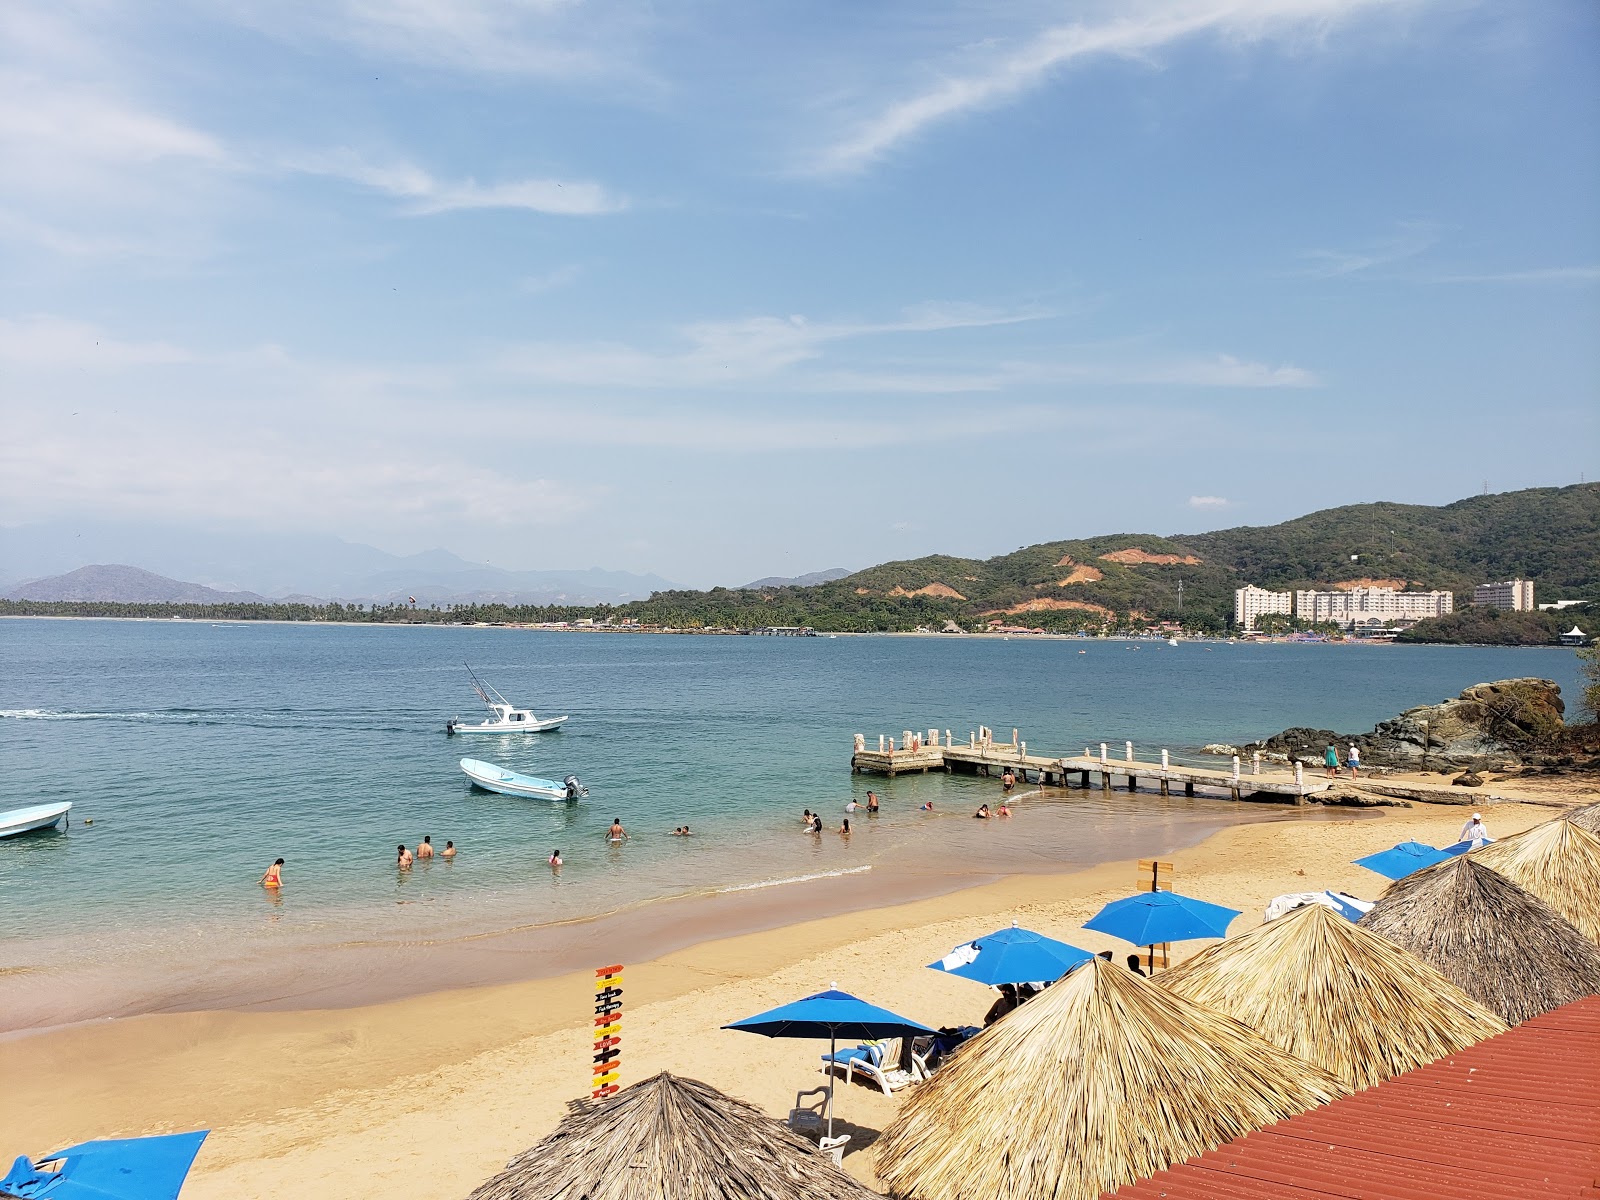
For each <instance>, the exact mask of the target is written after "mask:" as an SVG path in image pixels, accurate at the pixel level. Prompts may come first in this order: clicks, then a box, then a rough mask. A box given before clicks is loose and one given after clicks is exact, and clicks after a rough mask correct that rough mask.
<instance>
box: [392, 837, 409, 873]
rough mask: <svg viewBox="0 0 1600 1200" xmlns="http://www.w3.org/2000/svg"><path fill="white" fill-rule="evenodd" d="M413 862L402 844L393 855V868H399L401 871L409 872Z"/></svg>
mask: <svg viewBox="0 0 1600 1200" xmlns="http://www.w3.org/2000/svg"><path fill="white" fill-rule="evenodd" d="M413 861H414V860H413V859H412V857H411V851H409V850H407V849H406V848H405V845H404V844H403V843H402V844H401V846H400V849H399V851H398V852H397V853H396V854H395V860H394V863H395V866H397V867H399V868H400V869H401V870H402V871H404V870H409V869H410V867H411V864H412V862H413Z"/></svg>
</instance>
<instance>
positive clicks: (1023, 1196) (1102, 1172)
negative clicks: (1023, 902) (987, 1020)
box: [874, 958, 1349, 1200]
mask: <svg viewBox="0 0 1600 1200" xmlns="http://www.w3.org/2000/svg"><path fill="white" fill-rule="evenodd" d="M1348 1090H1349V1089H1348V1088H1346V1087H1345V1085H1344V1084H1342V1083H1340V1082H1339V1081H1338V1080H1337V1079H1335V1078H1334V1077H1333V1076H1331V1075H1329V1074H1327V1073H1326V1072H1324V1071H1322V1070H1320V1069H1319V1068H1317V1067H1314V1066H1312V1065H1311V1064H1309V1063H1306V1062H1302V1061H1300V1060H1299V1059H1297V1058H1294V1057H1293V1056H1292V1055H1289V1054H1286V1053H1284V1052H1283V1051H1282V1050H1280V1049H1279V1048H1278V1047H1277V1046H1274V1045H1272V1044H1271V1043H1270V1042H1268V1041H1266V1040H1265V1039H1264V1038H1262V1037H1260V1036H1259V1035H1257V1034H1255V1033H1253V1032H1251V1031H1250V1030H1249V1029H1246V1028H1245V1027H1244V1026H1243V1025H1241V1024H1239V1022H1237V1021H1235V1020H1233V1019H1232V1018H1231V1017H1226V1016H1223V1015H1222V1014H1220V1013H1214V1012H1211V1011H1209V1010H1208V1009H1204V1008H1201V1007H1200V1006H1199V1005H1197V1004H1192V1003H1190V1002H1189V1001H1188V1000H1185V999H1183V998H1182V997H1181V996H1177V995H1174V994H1172V993H1171V992H1168V991H1165V990H1163V989H1161V988H1159V987H1157V986H1155V985H1154V984H1153V983H1151V982H1150V981H1148V980H1146V979H1143V978H1141V977H1140V976H1138V975H1135V974H1133V973H1132V972H1131V971H1128V970H1126V969H1125V968H1123V967H1121V966H1118V965H1116V964H1113V963H1108V962H1105V961H1103V960H1101V959H1098V958H1095V959H1090V960H1089V961H1088V962H1087V963H1085V964H1083V965H1082V966H1080V967H1078V968H1077V969H1076V970H1074V971H1073V972H1072V973H1071V974H1070V975H1068V976H1067V977H1066V978H1065V979H1063V980H1061V981H1060V982H1059V983H1057V984H1056V985H1055V986H1054V987H1051V988H1047V989H1046V990H1045V991H1044V992H1043V993H1042V994H1041V995H1039V996H1036V997H1034V998H1033V999H1032V1000H1030V1001H1028V1002H1027V1003H1026V1004H1024V1005H1022V1007H1020V1008H1018V1009H1016V1010H1015V1011H1013V1012H1011V1013H1009V1014H1007V1015H1006V1016H1005V1017H1004V1018H1002V1019H1001V1020H999V1021H996V1022H995V1023H994V1024H993V1025H991V1026H989V1028H987V1029H985V1030H984V1031H983V1032H982V1033H980V1034H978V1035H976V1036H975V1037H973V1038H972V1039H971V1040H970V1041H968V1042H966V1043H965V1044H964V1045H963V1046H962V1049H961V1053H960V1054H958V1055H956V1056H955V1057H954V1058H952V1059H950V1060H949V1061H948V1062H947V1063H945V1064H944V1065H943V1066H942V1067H940V1068H939V1070H938V1072H937V1073H935V1074H934V1075H933V1076H932V1077H931V1078H929V1079H927V1080H926V1081H924V1082H923V1083H920V1084H918V1085H917V1087H916V1088H915V1089H914V1090H913V1091H912V1092H911V1093H910V1095H909V1096H908V1098H907V1100H906V1102H905V1104H904V1105H903V1106H902V1107H901V1110H900V1113H899V1115H898V1116H897V1117H896V1118H895V1120H894V1121H893V1122H892V1123H891V1124H890V1125H889V1127H888V1128H887V1129H886V1130H885V1131H884V1133H883V1135H882V1136H881V1137H880V1138H879V1139H878V1141H877V1143H876V1145H875V1146H874V1150H875V1152H876V1169H877V1173H878V1178H879V1179H881V1180H883V1181H884V1182H885V1183H887V1184H888V1185H889V1190H890V1192H891V1194H892V1195H895V1196H898V1197H901V1198H902V1200H979V1198H985V1200H987V1198H991V1197H1004V1198H1005V1200H1047V1198H1048V1200H1095V1198H1097V1197H1099V1196H1100V1195H1101V1194H1102V1193H1104V1192H1108V1191H1111V1190H1113V1189H1115V1188H1118V1187H1121V1186H1122V1185H1123V1184H1126V1183H1131V1182H1132V1181H1133V1180H1136V1179H1141V1178H1143V1177H1144V1176H1146V1175H1150V1174H1152V1173H1153V1172H1155V1171H1159V1170H1161V1169H1162V1168H1163V1167H1166V1166H1170V1165H1171V1164H1172V1163H1174V1162H1182V1161H1183V1160H1184V1159H1186V1158H1190V1157H1192V1156H1193V1155H1196V1154H1200V1153H1202V1152H1204V1151H1206V1150H1209V1149H1211V1148H1213V1147H1215V1146H1218V1145H1220V1144H1221V1143H1223V1142H1226V1141H1229V1140H1230V1139H1232V1138H1234V1137H1237V1136H1238V1135H1239V1134H1241V1133H1246V1132H1249V1131H1251V1130H1255V1129H1261V1128H1263V1127H1265V1126H1267V1125H1271V1124H1273V1123H1274V1122H1276V1121H1280V1120H1283V1119H1284V1118H1286V1117H1289V1116H1293V1115H1294V1114H1296V1113H1299V1112H1303V1111H1305V1110H1306V1109H1308V1108H1312V1107H1314V1106H1316V1105H1318V1104H1323V1103H1325V1102H1327V1101H1329V1100H1331V1099H1333V1098H1335V1097H1337V1096H1342V1095H1344V1094H1346V1093H1347V1091H1348Z"/></svg>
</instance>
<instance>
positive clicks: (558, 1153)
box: [468, 1071, 876, 1200]
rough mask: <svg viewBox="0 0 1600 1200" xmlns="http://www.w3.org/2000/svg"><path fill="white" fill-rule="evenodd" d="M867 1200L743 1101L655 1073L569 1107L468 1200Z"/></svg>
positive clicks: (800, 1141)
mask: <svg viewBox="0 0 1600 1200" xmlns="http://www.w3.org/2000/svg"><path fill="white" fill-rule="evenodd" d="M553 1196H562V1197H572V1198H578V1197H588V1198H590V1200H874V1198H875V1197H876V1193H875V1192H872V1191H870V1190H868V1189H867V1188H866V1187H864V1186H863V1185H861V1184H860V1183H858V1182H856V1181H855V1180H854V1179H852V1178H850V1176H848V1175H846V1174H845V1173H844V1172H843V1171H841V1170H839V1168H838V1167H836V1166H834V1165H833V1163H831V1162H829V1161H828V1160H827V1159H826V1158H823V1157H821V1156H819V1155H818V1154H817V1150H816V1147H815V1146H813V1145H812V1144H811V1143H810V1142H808V1141H806V1140H805V1139H804V1138H802V1137H800V1136H799V1135H798V1134H795V1133H791V1132H790V1131H789V1130H788V1129H787V1128H786V1127H785V1126H784V1125H783V1123H782V1122H780V1121H775V1120H773V1119H772V1118H771V1117H769V1116H767V1115H766V1114H765V1113H763V1112H761V1111H760V1110H759V1109H757V1108H755V1107H754V1106H752V1105H750V1104H746V1103H745V1102H744V1101H743V1100H736V1099H734V1098H733V1097H732V1096H729V1095H726V1094H725V1093H723V1092H719V1091H718V1090H717V1089H716V1088H714V1087H712V1086H711V1085H710V1084H707V1083H701V1082H700V1081H699V1080H698V1079H685V1078H683V1077H682V1076H677V1075H669V1074H667V1073H666V1072H665V1071H663V1072H662V1073H661V1074H659V1075H655V1076H652V1077H651V1078H649V1079H645V1080H642V1081H641V1082H639V1083H636V1084H634V1085H633V1086H632V1087H628V1088H624V1089H623V1090H622V1091H620V1092H618V1093H617V1094H616V1095H615V1096H612V1097H611V1098H610V1099H608V1100H604V1101H602V1102H600V1103H599V1104H581V1102H580V1106H578V1107H576V1108H574V1110H573V1111H571V1112H570V1113H569V1114H568V1115H567V1116H566V1117H565V1118H564V1119H563V1120H562V1122H561V1124H560V1125H558V1126H557V1127H556V1129H555V1131H554V1132H553V1133H551V1134H550V1136H549V1137H547V1138H545V1139H544V1141H542V1142H540V1143H539V1144H538V1145H536V1146H534V1147H532V1148H531V1149H529V1150H527V1151H526V1152H524V1153H522V1154H519V1155H518V1156H517V1157H516V1158H514V1159H512V1160H511V1162H510V1163H508V1164H507V1165H506V1169H505V1170H504V1171H502V1172H501V1173H500V1174H498V1175H496V1176H495V1177H494V1178H493V1179H490V1180H489V1181H487V1182H486V1183H484V1184H482V1185H481V1186H479V1187H478V1188H477V1189H476V1190H475V1191H474V1192H473V1193H472V1195H471V1196H470V1197H468V1200H550V1197H553Z"/></svg>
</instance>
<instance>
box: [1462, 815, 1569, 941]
mask: <svg viewBox="0 0 1600 1200" xmlns="http://www.w3.org/2000/svg"><path fill="white" fill-rule="evenodd" d="M1473 859H1474V860H1475V861H1477V862H1479V863H1481V864H1482V865H1483V866H1486V867H1488V868H1490V869H1491V870H1494V871H1498V872H1499V873H1500V874H1502V875H1504V876H1505V877H1506V878H1507V879H1509V880H1511V882H1512V883H1514V884H1516V885H1517V886H1518V887H1524V888H1527V889H1528V891H1530V892H1532V893H1533V894H1534V895H1535V896H1537V897H1539V899H1541V900H1543V901H1544V902H1545V903H1546V904H1548V905H1549V906H1550V907H1551V908H1553V909H1555V910H1556V911H1557V912H1558V913H1560V914H1561V915H1562V916H1563V917H1565V918H1566V919H1567V920H1569V921H1571V922H1572V923H1573V924H1574V925H1575V926H1577V928H1578V932H1579V933H1582V934H1584V935H1585V936H1586V937H1588V938H1589V940H1590V941H1593V942H1596V943H1600V837H1596V836H1595V835H1594V834H1592V833H1590V832H1589V831H1588V830H1587V829H1584V828H1582V827H1581V826H1578V825H1574V824H1573V823H1572V822H1571V821H1565V820H1560V819H1558V820H1554V821H1546V822H1545V823H1544V824H1543V825H1535V826H1534V827H1533V828H1532V829H1528V830H1524V831H1523V832H1522V833H1518V834H1515V835H1513V836H1512V837H1508V838H1503V839H1502V840H1500V841H1498V842H1496V843H1494V845H1492V846H1487V847H1485V848H1484V849H1482V850H1480V851H1478V852H1477V853H1476V854H1474V855H1473Z"/></svg>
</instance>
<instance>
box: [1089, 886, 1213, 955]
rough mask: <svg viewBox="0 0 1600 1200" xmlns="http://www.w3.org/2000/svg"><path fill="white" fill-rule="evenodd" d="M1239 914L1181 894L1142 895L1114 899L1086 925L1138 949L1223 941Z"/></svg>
mask: <svg viewBox="0 0 1600 1200" xmlns="http://www.w3.org/2000/svg"><path fill="white" fill-rule="evenodd" d="M1238 915H1239V910H1238V909H1237V908H1225V907H1223V906H1222V905H1220V904H1211V903H1209V902H1208V901H1205V900H1195V899H1193V898H1192V897H1189V896H1180V895H1179V894H1178V893H1177V892H1139V893H1137V894H1136V895H1132V896H1129V897H1127V898H1126V899H1124V900H1113V901H1112V902H1111V903H1110V904H1108V905H1106V906H1105V907H1104V908H1102V909H1101V910H1100V911H1099V912H1097V913H1095V915H1094V916H1092V917H1090V918H1089V919H1088V920H1087V921H1085V922H1084V923H1083V927H1084V928H1085V929H1096V930H1099V931H1100V932H1101V933H1109V934H1110V935H1111V936H1112V937H1116V938H1121V939H1122V940H1123V941H1125V942H1132V943H1133V944H1134V945H1135V946H1154V945H1158V944H1160V943H1162V942H1186V941H1188V940H1190V939H1191V938H1219V937H1224V936H1225V935H1226V934H1227V932H1228V923H1229V922H1230V921H1232V920H1233V919H1234V918H1235V917H1237V916H1238Z"/></svg>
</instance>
